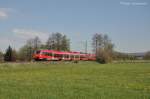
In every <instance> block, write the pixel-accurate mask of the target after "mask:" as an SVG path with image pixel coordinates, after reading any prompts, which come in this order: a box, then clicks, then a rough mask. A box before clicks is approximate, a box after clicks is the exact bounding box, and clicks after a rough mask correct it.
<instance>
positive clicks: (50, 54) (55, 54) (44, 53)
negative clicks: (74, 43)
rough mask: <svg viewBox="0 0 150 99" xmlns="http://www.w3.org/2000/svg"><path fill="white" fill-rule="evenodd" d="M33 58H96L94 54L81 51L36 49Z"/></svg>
mask: <svg viewBox="0 0 150 99" xmlns="http://www.w3.org/2000/svg"><path fill="white" fill-rule="evenodd" d="M33 59H34V60H55V61H59V60H66V61H67V60H68V61H72V60H73V61H75V60H90V61H92V60H96V58H95V54H87V53H81V52H68V51H56V50H38V51H36V52H35V53H34V54H33Z"/></svg>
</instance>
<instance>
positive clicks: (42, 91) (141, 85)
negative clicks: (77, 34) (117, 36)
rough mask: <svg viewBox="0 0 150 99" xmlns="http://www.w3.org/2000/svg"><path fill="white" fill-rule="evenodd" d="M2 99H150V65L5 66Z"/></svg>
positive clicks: (1, 73)
mask: <svg viewBox="0 0 150 99" xmlns="http://www.w3.org/2000/svg"><path fill="white" fill-rule="evenodd" d="M0 99H150V63H130V64H129V63H120V64H118V63H117V64H98V63H95V62H79V63H77V64H76V63H72V62H68V63H67V62H60V63H43V62H42V63H41V62H38V63H2V64H0Z"/></svg>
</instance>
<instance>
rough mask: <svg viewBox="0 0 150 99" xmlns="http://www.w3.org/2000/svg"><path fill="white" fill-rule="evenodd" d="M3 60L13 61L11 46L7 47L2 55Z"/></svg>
mask: <svg viewBox="0 0 150 99" xmlns="http://www.w3.org/2000/svg"><path fill="white" fill-rule="evenodd" d="M4 60H5V61H13V57H12V48H11V46H9V47H8V49H7V50H6V53H5V55H4Z"/></svg>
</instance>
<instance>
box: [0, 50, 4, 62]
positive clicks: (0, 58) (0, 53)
mask: <svg viewBox="0 0 150 99" xmlns="http://www.w3.org/2000/svg"><path fill="white" fill-rule="evenodd" d="M3 58H4V55H3V53H2V52H1V51H0V62H2V61H3Z"/></svg>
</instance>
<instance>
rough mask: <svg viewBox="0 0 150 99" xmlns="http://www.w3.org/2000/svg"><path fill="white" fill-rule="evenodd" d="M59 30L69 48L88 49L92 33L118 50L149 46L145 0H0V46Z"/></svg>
mask: <svg viewBox="0 0 150 99" xmlns="http://www.w3.org/2000/svg"><path fill="white" fill-rule="evenodd" d="M55 32H60V33H63V34H65V35H67V36H68V38H70V40H71V50H73V51H84V50H85V42H86V41H87V42H88V52H91V50H92V47H91V46H92V45H91V42H92V40H91V39H92V36H93V35H94V34H95V33H101V34H107V35H108V36H109V37H110V39H111V40H112V42H113V43H114V44H115V50H117V51H120V52H129V53H132V52H144V51H148V50H150V1H149V0H0V50H1V51H4V50H5V49H6V48H7V47H8V46H9V45H11V46H12V47H13V48H15V49H17V50H18V49H19V48H20V47H22V46H23V45H24V44H25V43H26V40H27V39H30V38H33V37H35V36H39V37H40V39H41V40H42V42H43V43H44V42H46V40H47V38H48V36H49V35H50V34H51V33H55Z"/></svg>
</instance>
